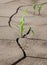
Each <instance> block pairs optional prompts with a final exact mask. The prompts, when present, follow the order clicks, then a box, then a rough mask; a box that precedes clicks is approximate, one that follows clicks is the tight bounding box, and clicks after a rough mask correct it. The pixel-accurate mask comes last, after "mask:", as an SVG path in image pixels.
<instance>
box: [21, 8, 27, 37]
mask: <svg viewBox="0 0 47 65" xmlns="http://www.w3.org/2000/svg"><path fill="white" fill-rule="evenodd" d="M26 13H27V9H25V10H24V11H23V15H22V19H21V21H20V33H21V37H22V36H23V32H24V23H25V18H24V16H25V15H26Z"/></svg>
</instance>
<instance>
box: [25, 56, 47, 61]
mask: <svg viewBox="0 0 47 65" xmlns="http://www.w3.org/2000/svg"><path fill="white" fill-rule="evenodd" d="M26 57H30V58H38V59H46V60H47V58H44V57H35V56H26Z"/></svg>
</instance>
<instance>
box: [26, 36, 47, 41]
mask: <svg viewBox="0 0 47 65" xmlns="http://www.w3.org/2000/svg"><path fill="white" fill-rule="evenodd" d="M25 38H26V39H29V40H39V41H47V40H45V39H40V38H28V37H25Z"/></svg>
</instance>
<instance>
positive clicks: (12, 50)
mask: <svg viewBox="0 0 47 65" xmlns="http://www.w3.org/2000/svg"><path fill="white" fill-rule="evenodd" d="M34 1H35V2H36V3H38V2H39V3H44V2H47V0H0V65H11V64H12V63H13V62H15V61H17V60H18V59H19V58H21V57H22V56H23V52H22V51H21V49H20V48H19V46H18V45H17V42H16V38H17V37H20V31H19V23H20V20H21V16H22V12H23V10H24V9H28V13H27V15H26V16H25V32H27V31H28V29H29V27H30V26H31V27H32V29H33V30H34V31H35V35H34V36H33V35H32V32H30V34H29V35H28V36H27V38H20V40H19V42H20V44H21V46H22V47H23V49H24V50H25V52H26V55H27V56H28V57H27V58H26V59H24V60H22V61H21V62H19V63H18V64H17V65H47V4H46V5H44V7H43V8H42V11H41V16H38V15H37V14H38V12H36V15H34V14H33V8H32V6H28V5H32V3H33V2H34ZM21 5H22V7H20V8H19V10H18V12H17V14H15V15H14V16H13V17H12V20H11V26H12V27H11V28H10V27H9V25H8V21H9V18H10V16H11V15H12V14H13V13H15V12H16V10H17V8H18V7H19V6H21ZM25 5H26V6H25ZM25 32H24V33H25Z"/></svg>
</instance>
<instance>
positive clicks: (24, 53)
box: [11, 28, 31, 65]
mask: <svg viewBox="0 0 47 65" xmlns="http://www.w3.org/2000/svg"><path fill="white" fill-rule="evenodd" d="M30 31H31V28H29V30H28V32H27V33H26V34H24V35H23V36H22V38H24V37H25V36H26V35H28V34H29V33H30ZM19 39H20V38H17V39H16V42H17V44H18V46H19V48H20V49H21V50H22V52H23V57H22V58H20V59H19V60H17V61H16V62H14V63H12V64H11V65H16V64H17V63H19V62H20V61H22V60H24V59H25V58H26V52H25V51H24V49H23V48H22V46H21V45H20V43H19Z"/></svg>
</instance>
